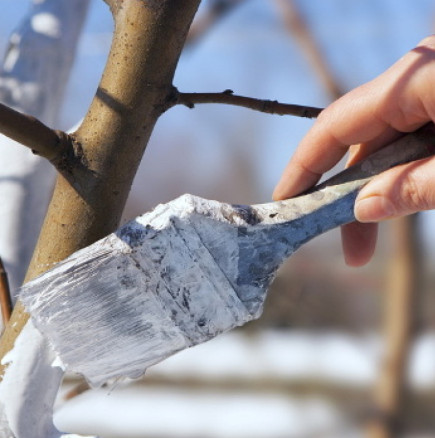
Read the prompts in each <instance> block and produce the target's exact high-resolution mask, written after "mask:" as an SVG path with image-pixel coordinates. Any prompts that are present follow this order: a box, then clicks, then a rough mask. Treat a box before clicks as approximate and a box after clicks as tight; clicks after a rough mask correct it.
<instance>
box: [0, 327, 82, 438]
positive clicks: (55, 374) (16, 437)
mask: <svg viewBox="0 0 435 438" xmlns="http://www.w3.org/2000/svg"><path fill="white" fill-rule="evenodd" d="M23 358H24V360H23ZM2 365H6V371H5V374H4V376H3V380H2V383H1V385H0V413H1V416H0V436H1V437H2V438H61V437H62V438H67V437H69V438H73V437H78V435H71V434H63V433H61V432H59V431H58V430H57V429H56V427H55V426H54V424H53V420H52V416H53V405H54V401H55V398H56V395H57V390H58V387H59V385H60V383H61V380H62V378H63V367H62V363H61V361H60V359H59V358H58V357H57V356H56V354H55V353H54V351H53V349H52V348H51V347H50V345H49V343H48V342H47V339H46V338H45V337H44V336H42V335H41V333H40V332H39V331H38V330H37V329H36V328H35V327H34V325H33V323H32V322H31V320H30V321H29V322H28V323H27V324H26V325H25V327H24V329H23V330H22V332H21V333H20V335H19V336H18V337H17V339H16V341H15V345H14V348H13V349H12V350H11V351H10V352H9V353H8V354H6V355H5V357H4V358H3V360H2Z"/></svg>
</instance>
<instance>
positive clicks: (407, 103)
mask: <svg viewBox="0 0 435 438" xmlns="http://www.w3.org/2000/svg"><path fill="white" fill-rule="evenodd" d="M429 121H435V35H434V36H430V37H428V38H425V39H424V40H423V41H421V43H420V44H419V45H418V46H417V47H416V48H415V49H413V50H411V51H410V52H408V53H407V54H406V55H405V56H404V57H403V58H401V59H400V60H399V61H398V62H396V63H395V64H394V65H393V66H392V67H390V68H389V69H388V70H387V71H386V72H384V73H383V74H381V75H380V76H378V77H377V78H375V79H374V80H372V81H371V82H368V83H367V84H364V85H362V86H360V87H358V88H356V89H354V90H352V91H351V92H349V93H347V94H346V95H344V96H343V97H342V98H340V99H338V100H337V101H335V102H334V103H333V104H331V105H330V106H329V107H328V108H326V109H325V110H324V111H322V112H321V114H320V115H319V117H318V119H317V121H316V122H315V124H314V125H313V127H312V128H311V129H310V130H309V132H308V133H307V135H306V136H305V137H304V139H303V140H302V141H301V143H300V144H299V146H298V148H297V150H296V152H295V153H294V155H293V157H292V159H291V160H290V162H289V163H288V165H287V167H286V168H285V170H284V173H283V175H282V177H281V180H280V181H279V183H278V185H277V186H276V188H275V191H274V194H273V198H274V199H275V200H280V199H286V198H289V197H291V196H295V195H297V194H298V193H300V192H302V191H304V190H306V189H308V188H309V187H311V186H312V185H314V184H315V183H316V182H317V181H318V179H319V178H320V177H321V175H322V174H323V173H324V172H325V171H327V170H329V169H331V168H332V167H333V166H334V165H335V164H336V163H337V162H338V161H339V160H340V159H341V158H342V157H343V155H344V154H345V153H346V151H348V150H349V151H350V157H349V160H348V165H351V164H353V163H355V162H357V161H359V160H361V159H362V158H364V157H365V156H367V155H369V154H370V153H372V152H374V151H375V150H377V149H380V148H381V147H383V146H385V145H387V144H388V143H390V142H391V141H393V140H395V139H396V138H398V137H400V136H401V135H402V133H404V132H412V131H414V130H416V129H417V128H419V127H421V126H423V125H424V124H426V123H427V122H429ZM350 145H353V146H350ZM432 208H435V158H427V159H425V160H421V161H419V162H417V164H416V163H415V162H414V163H410V164H405V165H402V166H398V167H396V168H393V169H390V170H388V171H386V172H383V173H382V174H380V175H378V176H376V177H375V178H374V179H373V180H372V181H371V182H370V183H369V184H367V185H366V186H365V187H364V188H363V189H362V190H361V192H360V193H359V195H358V197H357V200H356V203H355V217H356V219H357V220H358V222H355V223H353V224H349V225H346V226H345V227H343V228H342V237H343V250H344V254H345V260H346V263H347V264H349V265H352V266H359V265H363V264H365V263H366V262H368V261H369V260H370V258H371V256H372V255H373V252H374V248H375V244H376V235H377V226H376V224H375V222H378V221H381V220H383V219H387V218H392V217H398V216H404V215H407V214H411V213H415V212H417V211H420V210H428V209H432Z"/></svg>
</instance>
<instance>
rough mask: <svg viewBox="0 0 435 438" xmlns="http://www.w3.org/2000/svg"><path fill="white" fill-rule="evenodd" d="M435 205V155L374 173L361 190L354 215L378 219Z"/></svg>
mask: <svg viewBox="0 0 435 438" xmlns="http://www.w3.org/2000/svg"><path fill="white" fill-rule="evenodd" d="M432 208H435V158H434V157H431V158H427V159H424V160H419V161H414V162H412V163H408V164H404V165H401V166H397V167H394V168H392V169H390V170H387V171H386V172H383V173H381V174H380V175H377V176H376V177H374V178H373V179H372V180H371V181H370V182H369V183H368V184H367V185H366V186H365V187H363V188H362V189H361V191H360V193H359V194H358V197H357V199H356V202H355V218H356V219H357V220H358V221H359V222H378V221H381V220H384V219H389V218H393V217H398V216H405V215H407V214H412V213H415V212H417V211H421V210H430V209H432Z"/></svg>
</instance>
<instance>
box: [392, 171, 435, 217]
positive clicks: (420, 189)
mask: <svg viewBox="0 0 435 438" xmlns="http://www.w3.org/2000/svg"><path fill="white" fill-rule="evenodd" d="M397 201H398V205H399V206H400V208H401V210H402V211H404V212H407V213H411V212H415V211H419V210H428V209H430V205H429V204H430V202H429V199H428V197H427V196H426V191H425V190H424V185H423V184H422V183H421V181H420V180H419V179H418V178H416V177H415V176H414V175H413V174H412V172H410V173H408V175H407V176H406V179H405V180H404V181H403V182H402V184H401V185H400V190H399V193H398V199H397Z"/></svg>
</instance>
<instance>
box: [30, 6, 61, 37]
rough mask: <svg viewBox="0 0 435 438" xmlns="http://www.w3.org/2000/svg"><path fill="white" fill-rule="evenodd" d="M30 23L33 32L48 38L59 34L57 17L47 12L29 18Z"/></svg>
mask: <svg viewBox="0 0 435 438" xmlns="http://www.w3.org/2000/svg"><path fill="white" fill-rule="evenodd" d="M30 25H31V27H32V29H33V30H34V31H35V32H37V33H40V34H42V35H45V36H48V37H50V38H59V37H60V35H61V29H60V26H61V24H60V21H59V19H58V18H57V17H56V16H55V15H53V14H50V13H48V12H41V13H39V14H36V15H34V16H33V17H32V19H31V20H30Z"/></svg>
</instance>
